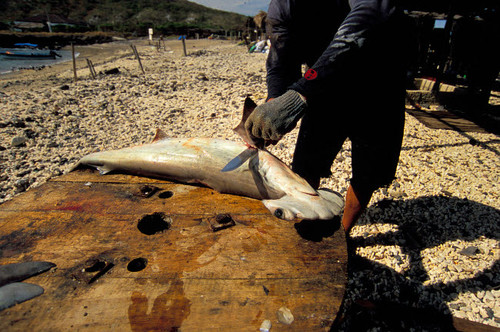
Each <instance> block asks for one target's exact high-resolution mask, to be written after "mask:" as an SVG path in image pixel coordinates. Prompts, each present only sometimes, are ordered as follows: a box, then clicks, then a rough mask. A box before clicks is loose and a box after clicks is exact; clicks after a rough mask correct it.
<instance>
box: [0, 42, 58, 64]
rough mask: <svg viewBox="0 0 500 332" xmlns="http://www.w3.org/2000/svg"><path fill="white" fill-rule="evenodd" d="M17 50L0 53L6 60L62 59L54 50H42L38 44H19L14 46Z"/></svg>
mask: <svg viewBox="0 0 500 332" xmlns="http://www.w3.org/2000/svg"><path fill="white" fill-rule="evenodd" d="M14 47H15V48H12V49H10V50H8V51H4V52H0V55H2V56H3V58H5V59H13V60H18V59H55V58H56V57H61V55H59V54H57V53H56V52H55V51H53V50H41V49H39V48H38V45H37V44H31V43H17V44H14Z"/></svg>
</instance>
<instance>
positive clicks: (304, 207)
mask: <svg viewBox="0 0 500 332" xmlns="http://www.w3.org/2000/svg"><path fill="white" fill-rule="evenodd" d="M317 193H318V195H317V196H311V195H308V194H302V195H301V194H293V193H292V194H288V195H285V196H283V197H281V198H279V199H274V200H264V201H263V203H264V205H265V206H266V208H268V209H269V211H271V213H272V214H273V215H274V216H275V217H277V218H279V219H284V220H294V219H309V220H316V219H322V220H328V219H333V218H334V217H335V216H338V215H340V213H341V212H342V209H343V207H344V200H343V199H342V196H340V194H339V193H336V192H334V191H331V190H328V189H318V190H317Z"/></svg>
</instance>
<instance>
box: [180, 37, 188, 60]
mask: <svg viewBox="0 0 500 332" xmlns="http://www.w3.org/2000/svg"><path fill="white" fill-rule="evenodd" d="M181 40H182V48H183V49H184V56H187V52H186V38H185V37H184V36H182V37H181Z"/></svg>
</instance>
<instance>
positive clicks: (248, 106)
mask: <svg viewBox="0 0 500 332" xmlns="http://www.w3.org/2000/svg"><path fill="white" fill-rule="evenodd" d="M256 107H257V104H255V102H254V101H253V100H252V98H250V96H247V97H246V99H245V105H244V106H243V116H242V118H241V122H240V123H239V124H238V125H237V126H236V128H234V129H233V130H234V132H235V133H236V134H238V136H240V137H241V139H243V140H244V141H245V142H246V143H247V144H249V145H251V146H255V142H254V141H253V140H252V138H251V137H250V136H248V134H247V131H246V130H245V122H246V121H247V119H248V117H249V116H250V114H252V112H253V110H254V109H255V108H256Z"/></svg>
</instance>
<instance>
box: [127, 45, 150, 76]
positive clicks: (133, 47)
mask: <svg viewBox="0 0 500 332" xmlns="http://www.w3.org/2000/svg"><path fill="white" fill-rule="evenodd" d="M130 47H132V51H134V54H135V58H136V59H137V62H139V67H141V70H142V73H143V74H145V73H146V72H145V71H144V67H143V66H142V62H141V58H140V57H139V52H137V48H136V47H135V45H130Z"/></svg>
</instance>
